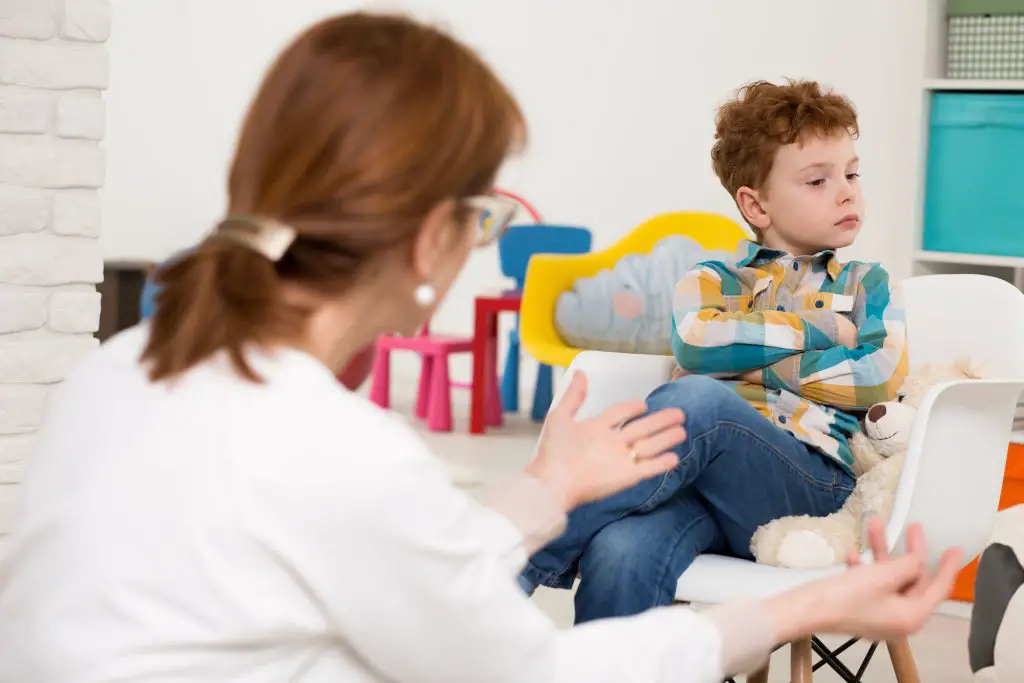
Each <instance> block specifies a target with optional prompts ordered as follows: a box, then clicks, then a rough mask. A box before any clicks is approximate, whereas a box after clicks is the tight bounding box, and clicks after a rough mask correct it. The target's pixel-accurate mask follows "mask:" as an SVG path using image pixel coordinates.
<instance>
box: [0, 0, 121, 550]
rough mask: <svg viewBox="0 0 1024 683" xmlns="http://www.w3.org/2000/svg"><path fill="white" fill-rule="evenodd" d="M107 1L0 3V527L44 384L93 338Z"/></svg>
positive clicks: (39, 411) (99, 271) (1, 528)
mask: <svg viewBox="0 0 1024 683" xmlns="http://www.w3.org/2000/svg"><path fill="white" fill-rule="evenodd" d="M110 12H111V10H110V2H109V0H0V535H2V534H3V533H4V532H5V531H6V530H7V528H8V525H9V522H10V511H11V507H12V505H13V503H14V502H15V500H16V494H17V484H18V482H19V481H20V478H21V473H22V471H23V468H24V464H25V462H26V460H27V458H28V457H29V456H30V454H31V450H32V444H33V441H34V439H35V431H36V429H37V428H38V426H39V423H40V420H41V419H42V415H43V412H44V409H45V405H46V399H47V396H48V394H49V391H50V388H51V387H53V385H55V384H56V383H58V382H60V381H61V380H62V379H63V378H64V376H65V375H66V373H67V371H68V369H69V368H70V367H71V366H72V365H73V364H75V363H76V362H77V361H78V360H79V359H80V358H81V357H82V355H83V354H84V353H86V352H88V351H89V350H90V349H92V348H93V347H94V346H95V345H96V340H95V338H94V336H93V333H94V332H95V331H96V329H97V326H98V324H99V310H100V300H99V294H97V293H96V287H95V284H96V283H97V282H99V281H100V280H101V279H102V277H103V262H102V258H101V256H100V250H99V244H98V241H97V238H98V237H99V233H100V223H101V216H100V204H99V197H98V194H97V190H98V188H100V187H101V186H102V185H103V182H104V177H105V175H106V159H105V156H104V151H103V149H102V147H101V146H100V141H101V140H102V139H103V135H104V129H105V126H106V121H105V111H104V103H103V95H102V90H104V89H105V88H106V87H107V78H108V62H107V60H108V57H107V50H106V47H105V46H104V42H105V41H106V40H107V37H108V36H109V35H110V23H111V18H110Z"/></svg>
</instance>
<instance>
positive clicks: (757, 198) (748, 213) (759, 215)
mask: <svg viewBox="0 0 1024 683" xmlns="http://www.w3.org/2000/svg"><path fill="white" fill-rule="evenodd" d="M736 206H737V207H738V208H739V210H740V213H742V214H743V218H745V219H746V221H747V222H748V223H750V225H751V226H753V227H754V228H757V229H758V230H766V229H767V228H768V227H769V226H771V224H772V221H771V219H770V218H769V217H768V212H767V211H765V209H764V204H763V199H762V197H761V194H760V193H759V192H758V191H757V190H752V189H750V188H749V187H745V186H744V187H741V188H740V189H738V190H736Z"/></svg>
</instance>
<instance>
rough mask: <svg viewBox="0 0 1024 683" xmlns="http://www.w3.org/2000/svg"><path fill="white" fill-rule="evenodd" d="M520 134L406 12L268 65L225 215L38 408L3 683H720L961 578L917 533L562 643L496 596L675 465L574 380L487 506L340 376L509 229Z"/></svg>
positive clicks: (2, 645) (8, 611) (653, 430)
mask: <svg viewBox="0 0 1024 683" xmlns="http://www.w3.org/2000/svg"><path fill="white" fill-rule="evenodd" d="M522 134H523V124H522V119H521V115H520V112H519V109H518V108H517V106H516V104H515V102H514V101H513V98H512V97H511V95H510V94H509V93H508V92H507V91H506V89H505V88H504V87H503V86H502V85H501V84H500V83H499V81H498V80H497V79H496V78H495V77H494V76H493V75H492V74H491V72H490V71H489V70H488V69H487V67H486V66H485V65H484V64H483V63H482V62H481V61H480V59H479V58H478V57H477V56H476V55H474V54H473V53H472V52H471V51H470V50H468V49H467V48H466V47H464V46H462V45H460V44H459V43H457V42H455V41H454V40H453V39H451V38H450V37H448V36H447V35H445V34H443V33H441V32H439V31H437V30H435V29H432V28H429V27H425V26H422V25H419V24H417V23H415V22H413V21H411V20H408V19H404V18H401V17H392V16H374V15H365V14H352V15H346V16H341V17H337V18H333V19H329V20H327V21H324V22H323V23H320V24H319V25H317V26H314V27H313V28H311V29H310V30H308V31H307V32H305V33H304V34H303V35H301V36H300V37H299V38H298V39H297V40H296V41H295V42H294V43H293V44H292V45H291V46H289V47H288V48H287V49H286V51H285V52H284V54H283V55H282V56H281V57H280V58H279V60H278V61H277V62H276V64H275V65H274V66H273V67H272V69H271V70H270V72H269V74H268V75H267V76H266V79H265V81H264V82H263V84H262V87H261V88H260V90H259V92H258V94H257V96H256V99H255V101H254V103H253V105H252V108H251V110H250V111H249V114H248V118H247V120H246V122H245V126H244V129H243V130H242V134H241V139H240V141H239V144H238V150H237V155H236V157H235V159H234V164H233V167H232V169H231V174H230V181H229V194H230V215H229V216H228V218H227V219H225V220H224V221H222V222H221V223H220V224H219V225H218V226H217V228H216V229H215V231H214V232H213V233H212V234H211V235H210V237H209V238H208V239H207V240H205V241H204V242H203V243H202V244H201V245H200V246H199V247H198V248H197V249H195V250H194V251H192V252H191V253H189V254H187V255H185V256H184V257H183V258H181V259H179V260H176V261H175V262H174V263H173V264H171V265H168V266H167V267H166V268H165V269H163V270H162V271H161V273H160V274H159V278H158V282H159V285H160V287H161V288H162V289H161V292H160V294H159V299H158V307H157V310H156V313H155V316H154V317H153V318H152V319H151V320H150V321H148V322H147V323H144V324H143V325H141V326H139V327H137V328H134V329H131V330H128V331H126V332H125V333H123V334H121V335H118V336H117V337H116V338H114V339H112V340H110V341H108V343H106V344H105V345H104V346H103V347H102V348H101V349H99V350H98V351H97V352H96V353H95V354H94V355H93V356H92V357H90V358H89V359H88V360H86V361H85V362H83V363H82V364H81V366H80V367H78V368H77V369H76V370H75V371H74V372H73V373H72V375H71V376H70V377H69V378H68V379H67V381H66V382H65V383H64V384H62V385H61V386H60V387H59V388H58V389H56V390H55V392H54V395H53V397H52V402H51V404H50V406H49V413H48V417H47V421H46V424H45V425H44V427H43V429H42V433H41V435H40V439H39V444H38V450H37V452H36V454H35V456H34V458H33V462H32V471H31V472H30V473H29V474H28V475H27V477H26V481H25V483H24V488H23V494H22V495H23V497H22V501H21V503H22V504H21V510H20V515H19V517H18V519H17V523H16V529H15V531H14V533H13V535H12V537H11V539H10V543H9V546H8V558H7V560H8V561H7V563H6V565H5V566H4V567H3V569H2V571H0V680H3V681H12V682H13V681H32V683H56V682H58V681H59V682H61V683H70V682H75V681H89V682H90V683H93V682H99V681H114V680H116V681H124V682H128V681H172V680H173V681H194V682H205V681H227V680H230V681H285V680H288V681H304V682H307V683H308V682H321V681H324V682H326V681H335V682H336V681H385V680H387V681H445V682H453V681H472V682H474V683H480V682H484V681H494V682H501V681H550V682H552V683H554V682H568V681H590V682H595V681H674V682H676V681H689V682H692V683H705V682H707V683H710V682H712V681H714V682H716V683H717V681H720V680H721V679H722V678H723V675H724V674H725V673H726V672H742V671H745V670H749V669H750V668H751V667H754V666H756V665H757V664H759V663H760V662H762V661H763V660H764V657H765V656H766V654H767V653H768V651H769V648H770V647H771V645H772V644H773V643H776V642H780V641H784V640H789V639H792V638H796V637H799V636H801V635H804V634H808V633H811V632H812V631H814V630H819V629H820V630H829V631H839V632H846V633H852V634H857V635H862V636H868V637H872V638H884V637H894V636H898V635H902V634H906V633H908V632H911V631H913V630H915V629H917V628H919V627H920V626H921V625H922V623H923V622H924V619H925V618H926V616H927V615H928V614H929V613H930V612H931V610H932V609H933V608H934V606H935V605H936V604H937V603H938V602H939V601H940V600H941V599H942V598H943V597H944V595H945V593H946V592H947V591H948V590H949V586H950V584H951V581H952V577H953V572H954V571H955V557H952V556H951V557H950V558H948V559H947V561H946V562H944V563H943V565H942V567H941V568H940V570H939V572H938V573H937V574H936V575H935V576H930V575H929V574H928V572H927V570H926V569H925V567H924V560H923V557H924V551H923V547H922V541H921V538H920V535H919V533H918V534H917V535H914V536H913V537H912V542H911V544H910V552H908V554H907V555H906V556H905V557H902V558H899V559H895V560H892V561H891V562H884V563H879V564H876V565H872V566H865V567H857V568H854V569H853V570H852V571H850V572H848V573H846V574H844V575H842V576H839V577H837V578H833V579H830V580H828V581H825V582H822V583H818V584H814V585H811V586H808V587H805V588H801V589H799V590H796V591H794V592H792V593H789V594H787V595H784V596H781V597H779V598H775V599H772V600H768V601H765V602H762V603H752V604H746V605H730V606H725V607H722V608H718V609H714V610H710V611H708V612H706V613H703V614H697V613H695V612H692V611H690V610H688V609H686V608H683V607H675V608H665V609H661V610H656V611H652V612H649V613H647V614H644V615H640V616H638V617H634V618H630V619H623V620H611V621H607V622H597V623H594V624H590V625H588V626H587V627H584V628H579V629H572V630H569V631H566V632H562V631H559V630H556V628H555V627H554V626H553V625H552V624H551V622H550V621H549V620H548V619H547V618H545V616H544V615H543V614H542V613H541V612H540V611H539V610H538V609H536V607H534V605H533V604H532V603H531V602H530V601H529V600H528V599H527V598H526V597H525V596H524V595H523V593H522V592H521V591H520V590H519V588H518V587H517V584H516V579H515V577H516V575H517V573H518V571H519V570H520V569H521V568H522V567H523V564H524V562H525V559H526V557H527V555H528V553H530V552H531V551H532V550H535V549H537V548H539V547H541V546H542V545H543V544H544V543H545V542H547V541H549V540H550V539H552V538H553V537H555V536H556V535H557V534H558V533H559V531H560V530H561V528H562V525H564V522H565V514H566V511H567V510H569V509H572V508H573V507H575V506H578V505H580V504H582V503H584V502H586V501H591V500H595V499H598V498H601V497H603V496H607V495H610V494H612V493H614V492H616V491H619V490H622V489H624V488H626V487H629V486H632V485H635V484H636V483H638V482H639V481H641V480H643V479H644V478H648V477H651V476H654V475H657V474H659V473H663V472H665V471H667V470H669V469H670V468H672V467H673V466H674V465H675V464H676V463H675V458H674V456H672V455H665V451H666V450H667V449H669V448H670V447H672V446H673V445H675V444H677V443H679V442H680V440H681V439H683V438H684V433H683V430H682V428H681V426H680V423H681V421H682V416H681V415H680V414H679V413H678V412H675V411H671V410H669V411H663V412H660V413H657V414H653V415H647V416H642V412H643V410H644V406H643V404H642V403H637V404H633V403H629V404H624V405H621V406H618V407H616V408H613V409H611V410H609V411H608V412H607V413H606V414H604V415H602V416H601V417H599V418H597V419H593V420H588V421H580V422H577V421H576V420H575V419H574V417H573V416H574V412H575V410H576V409H577V408H578V407H579V406H580V404H581V402H582V400H583V398H584V394H585V391H586V389H585V382H584V380H582V379H577V380H576V381H575V382H574V383H573V384H572V386H571V387H570V388H569V390H568V391H567V394H566V396H565V399H564V400H563V401H562V402H561V404H560V405H558V406H556V407H555V408H554V409H553V411H552V413H551V416H550V418H549V419H548V421H547V424H546V425H545V428H544V430H543V435H542V437H541V439H540V443H539V445H538V448H537V453H536V457H535V459H534V461H533V462H532V463H531V464H530V466H529V468H528V469H527V472H526V473H525V474H524V475H523V476H522V477H521V478H519V479H518V480H516V481H514V482H512V483H510V484H509V485H508V486H507V487H506V488H504V489H502V490H500V491H498V492H497V493H496V494H495V495H494V496H492V497H491V498H490V500H489V501H488V502H487V504H486V505H481V504H478V503H476V502H474V501H473V500H472V499H470V498H468V497H467V496H465V495H464V494H462V493H461V492H460V491H459V490H457V489H456V488H454V487H452V486H451V485H450V483H449V482H448V480H447V479H446V477H445V474H444V470H443V468H442V467H441V465H440V464H439V463H438V461H436V460H434V459H433V458H432V457H431V456H430V455H429V454H428V453H427V451H426V448H425V446H424V444H423V442H422V441H420V440H419V439H418V438H417V436H416V435H415V434H414V432H412V431H410V430H409V429H408V428H407V427H405V426H404V424H403V423H401V422H400V421H397V420H394V419H392V418H390V417H388V415H387V414H386V413H385V412H383V411H381V410H379V409H377V408H376V407H375V406H373V405H372V404H370V403H369V402H367V401H365V400H363V399H362V398H360V397H358V396H356V395H353V394H351V393H349V392H348V391H346V390H345V389H344V388H343V387H341V386H339V384H338V382H337V381H336V379H335V373H336V372H337V370H338V369H340V368H342V367H345V366H346V364H347V362H348V361H349V359H351V358H352V356H353V355H354V354H355V353H357V352H358V351H359V350H360V349H363V348H365V347H366V345H367V344H369V343H371V342H372V340H373V339H374V338H376V336H377V335H379V334H381V333H384V332H391V331H399V332H402V333H406V334H409V333H412V332H413V331H414V330H416V329H417V327H418V326H419V325H420V324H421V322H422V321H424V320H426V319H427V318H428V317H429V316H430V314H431V312H432V310H433V309H434V307H435V306H436V304H437V302H438V300H440V298H441V297H443V295H444V294H445V293H446V292H447V291H448V288H449V286H450V285H451V283H452V282H453V281H454V280H455V278H456V276H457V275H458V273H459V270H460V269H461V267H462V266H463V264H464V263H465V261H466V259H467V256H468V254H469V251H470V249H471V248H472V247H473V245H474V243H477V244H481V243H482V244H486V243H489V242H492V241H493V240H494V239H495V238H496V237H497V236H498V235H499V234H500V232H501V230H502V229H504V227H505V225H506V224H507V223H508V221H509V219H510V213H511V210H510V207H508V206H506V205H503V204H502V203H501V202H500V201H498V200H497V199H495V198H493V197H492V196H490V195H489V194H488V193H489V191H490V189H491V187H492V183H493V182H494V179H495V176H496V174H497V173H498V170H499V168H500V166H501V164H502V162H503V160H504V159H505V158H506V156H507V155H508V154H509V153H510V152H511V151H512V150H514V149H515V147H516V145H517V144H519V142H520V138H521V136H522ZM483 212H486V214H487V215H486V220H484V221H483V222H481V220H480V218H481V215H482V213H483ZM481 225H482V226H483V229H481V227H480V226H481ZM141 227H144V226H140V228H141ZM633 418H636V419H633ZM627 421H628V422H629V423H628V426H626V427H624V428H621V429H619V428H618V426H619V425H621V424H623V423H624V422H627ZM875 540H876V545H877V544H879V543H880V534H878V532H877V529H876V533H875ZM877 547H878V548H881V547H882V546H880V545H877Z"/></svg>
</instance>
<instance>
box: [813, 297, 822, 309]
mask: <svg viewBox="0 0 1024 683" xmlns="http://www.w3.org/2000/svg"><path fill="white" fill-rule="evenodd" d="M814 307H815V308H825V302H824V301H822V300H821V299H818V300H817V301H815V302H814Z"/></svg>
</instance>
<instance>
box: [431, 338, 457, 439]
mask: <svg viewBox="0 0 1024 683" xmlns="http://www.w3.org/2000/svg"><path fill="white" fill-rule="evenodd" d="M430 380H431V381H430V386H431V392H430V415H429V417H428V418H427V429H429V430H430V431H432V432H450V431H452V383H451V379H450V378H449V377H448V354H446V353H439V354H437V355H436V356H435V357H434V367H433V370H431V378H430Z"/></svg>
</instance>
